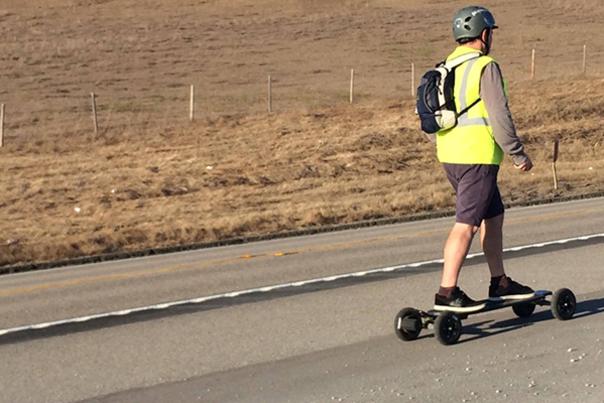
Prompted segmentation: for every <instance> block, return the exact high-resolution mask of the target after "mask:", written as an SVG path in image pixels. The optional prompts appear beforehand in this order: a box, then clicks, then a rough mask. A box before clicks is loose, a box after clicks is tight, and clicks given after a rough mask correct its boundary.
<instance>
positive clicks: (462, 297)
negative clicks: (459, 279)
mask: <svg viewBox="0 0 604 403" xmlns="http://www.w3.org/2000/svg"><path fill="white" fill-rule="evenodd" d="M485 306H486V304H485V302H484V301H474V300H473V299H472V298H470V297H468V296H467V295H466V293H465V292H463V291H462V290H461V289H460V288H459V287H455V289H454V290H453V292H452V293H451V297H450V298H447V297H444V296H442V295H440V294H436V295H435V296H434V310H435V311H450V312H476V311H480V310H481V309H483V308H484V307H485Z"/></svg>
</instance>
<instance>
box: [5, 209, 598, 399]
mask: <svg viewBox="0 0 604 403" xmlns="http://www.w3.org/2000/svg"><path fill="white" fill-rule="evenodd" d="M602 212H604V199H593V200H585V201H578V202H571V203H563V204H557V205H549V206H540V207H530V208H519V209H512V210H510V211H509V212H508V214H507V217H506V237H505V247H506V248H509V247H515V246H522V245H531V244H535V243H540V242H547V241H555V240H560V239H565V238H575V237H579V236H584V235H590V234H597V233H602V232H604V214H602ZM451 223H452V219H451V218H445V219H437V220H430V221H422V222H413V223H406V224H400V225H391V226H385V227H375V228H366V229H361V230H352V231H343V232H338V233H330V234H321V235H316V236H308V237H297V238H289V239H281V240H275V241H269V242H259V243H254V244H247V245H238V246H230V247H223V248H216V249H208V250H201V251H193V252H183V253H176V254H171V255H164V256H158V257H147V258H139V259H132V260H126V261H116V262H108V263H101V264H94V265H86V266H74V267H69V268H61V269H54V270H49V271H44V272H37V273H23V274H16V275H10V276H2V277H0V302H1V303H0V329H10V328H15V327H19V326H24V325H31V324H36V323H43V322H49V321H56V320H62V319H67V318H75V317H82V316H87V315H92V314H99V313H103V312H112V311H117V310H125V309H128V308H134V307H144V306H148V305H153V304H158V303H163V302H169V301H177V300H187V299H191V298H197V297H203V296H210V295H218V294H222V293H227V295H223V296H222V297H221V298H217V299H214V300H210V301H206V302H205V303H199V304H185V305H180V306H174V307H170V308H168V307H166V308H165V309H160V310H156V311H144V312H141V313H133V314H126V315H124V316H117V317H108V318H103V319H97V320H91V321H87V322H83V323H72V324H66V325H62V326H54V327H51V328H48V329H42V330H29V331H21V332H16V333H11V334H7V335H4V336H0V357H1V360H0V362H1V364H0V391H1V393H0V401H6V402H16V401H19V402H28V401H45V402H65V401H80V400H86V399H93V401H111V402H113V401H115V402H122V401H128V402H139V401H141V402H142V401H144V402H154V401H156V402H165V401H171V402H174V401H183V402H189V401H209V402H217V401H262V402H266V401H295V402H298V401H300V402H308V401H355V402H356V401H363V402H369V401H402V400H405V401H408V400H418V401H442V400H443V399H444V400H446V401H464V400H465V401H497V400H510V401H511V400H522V401H578V400H581V401H586V402H591V401H593V402H603V401H604V382H603V381H602V379H604V365H603V364H604V358H602V357H603V354H602V350H603V349H604V315H601V313H602V311H604V271H603V265H604V263H603V262H604V259H603V258H604V248H603V246H604V238H602V237H597V238H593V239H590V240H576V241H573V242H569V243H565V244H552V245H550V246H546V247H529V248H526V249H523V250H521V251H516V252H514V251H510V252H508V253H506V264H507V270H508V272H509V274H510V275H511V276H512V277H514V278H516V279H518V280H520V281H522V282H526V283H528V284H530V285H531V286H533V288H545V289H556V288H560V287H569V288H571V289H573V290H574V291H575V293H576V294H577V296H578V297H579V302H580V303H579V307H578V315H577V318H576V319H573V320H572V321H568V322H560V321H557V320H555V319H553V318H552V317H551V314H550V313H549V312H548V311H547V310H546V309H545V308H539V309H538V311H537V313H536V314H535V315H534V316H533V317H531V318H529V319H528V320H520V319H516V318H515V316H514V315H513V313H512V312H511V310H509V309H508V310H501V311H495V312H491V313H487V314H483V315H477V316H474V317H471V318H470V319H468V320H466V321H464V334H463V335H462V338H461V342H460V343H459V344H458V345H455V346H450V347H444V346H441V345H439V344H438V343H437V342H436V340H435V339H434V338H433V337H432V333H431V331H426V332H425V333H424V334H423V336H422V337H420V339H419V340H416V341H414V342H411V343H403V342H401V341H399V340H398V339H397V338H396V337H395V335H394V332H393V326H392V322H393V318H394V315H395V314H396V312H397V311H398V310H399V309H400V308H402V307H403V306H416V307H419V308H426V307H430V306H431V303H432V298H433V294H434V291H435V290H436V287H437V286H438V279H439V270H440V269H439V266H440V265H439V264H437V263H424V264H421V265H419V266H417V267H410V266H409V267H401V268H399V269H398V270H396V271H393V272H386V273H377V274H370V275H365V276H350V277H345V278H338V279H334V281H325V282H317V283H311V284H301V285H300V286H297V287H284V288H277V289H272V288H267V289H265V290H260V291H258V292H257V293H253V294H243V295H238V294H228V293H229V292H232V291H237V290H246V289H250V288H256V287H265V286H270V285H278V284H283V283H291V282H297V281H303V280H308V279H313V278H324V277H329V276H334V275H340V274H343V273H353V272H358V271H366V270H368V269H376V268H383V267H389V266H394V265H401V264H405V263H413V262H421V261H430V260H432V259H438V258H440V256H441V249H442V244H443V241H444V238H445V236H446V233H447V231H448V229H449V227H450V225H451ZM475 246H478V245H475ZM474 249H475V250H478V249H477V248H474ZM461 284H462V286H463V287H464V289H465V290H466V291H467V292H468V293H469V294H470V295H472V296H474V297H476V298H481V297H484V296H485V294H486V291H487V286H488V271H487V269H486V265H485V264H484V262H483V261H482V260H481V259H480V258H475V259H472V260H470V261H469V262H468V265H467V267H466V268H465V270H464V271H463V272H462V278H461ZM0 333H1V330H0Z"/></svg>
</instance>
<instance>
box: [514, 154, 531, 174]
mask: <svg viewBox="0 0 604 403" xmlns="http://www.w3.org/2000/svg"><path fill="white" fill-rule="evenodd" d="M514 167H515V168H516V169H519V170H521V171H522V172H528V171H530V170H531V169H533V162H532V161H531V159H530V158H529V157H526V160H525V161H524V162H523V163H522V164H520V165H514Z"/></svg>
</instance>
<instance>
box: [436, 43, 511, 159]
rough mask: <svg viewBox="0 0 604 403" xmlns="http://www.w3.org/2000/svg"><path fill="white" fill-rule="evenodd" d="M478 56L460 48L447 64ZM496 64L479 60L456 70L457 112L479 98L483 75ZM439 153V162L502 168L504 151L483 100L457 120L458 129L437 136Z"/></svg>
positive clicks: (483, 57)
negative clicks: (496, 137) (489, 67)
mask: <svg viewBox="0 0 604 403" xmlns="http://www.w3.org/2000/svg"><path fill="white" fill-rule="evenodd" d="M476 52H478V51H477V50H476V49H472V48H469V47H467V46H459V47H457V49H455V51H454V52H453V53H451V55H450V56H449V57H448V58H447V61H449V60H452V59H455V58H456V57H459V56H462V55H465V54H468V53H476ZM493 61H494V59H493V58H491V57H489V56H480V57H478V58H475V59H471V60H469V61H467V62H465V63H464V64H462V65H460V66H459V67H457V69H456V70H455V106H456V107H457V111H458V112H460V111H462V110H463V109H465V108H466V107H467V106H469V105H471V104H472V103H473V102H475V101H476V100H477V99H478V98H480V78H481V77H482V72H483V70H484V68H485V67H486V65H487V64H489V63H491V62H493ZM436 149H437V156H438V160H439V161H440V162H444V163H451V164H488V165H499V164H500V163H501V161H502V160H503V151H502V150H501V147H499V145H498V144H497V143H496V142H495V138H494V137H493V128H492V127H491V125H490V123H489V114H488V112H487V108H486V107H485V104H484V101H482V100H481V101H480V102H478V103H477V104H476V105H474V106H473V107H472V108H471V109H470V110H469V111H467V112H466V113H464V114H463V115H461V116H460V117H459V118H458V123H457V126H455V127H454V128H452V129H449V130H443V131H440V132H438V133H437V136H436Z"/></svg>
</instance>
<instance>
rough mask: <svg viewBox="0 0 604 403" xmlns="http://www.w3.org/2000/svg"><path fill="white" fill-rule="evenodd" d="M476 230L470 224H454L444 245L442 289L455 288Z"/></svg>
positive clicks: (476, 228)
mask: <svg viewBox="0 0 604 403" xmlns="http://www.w3.org/2000/svg"><path fill="white" fill-rule="evenodd" d="M477 230H478V227H475V226H473V225H470V224H463V223H455V225H454V226H453V229H452V230H451V232H450V233H449V237H448V238H447V242H446V243H445V253H444V255H445V256H444V258H445V264H444V268H443V276H442V280H441V283H440V286H441V287H442V288H452V287H455V286H457V279H458V277H459V272H460V270H461V266H462V265H463V262H464V260H466V255H467V254H468V251H469V250H470V245H472V239H473V238H474V234H475V233H476V231H477Z"/></svg>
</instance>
